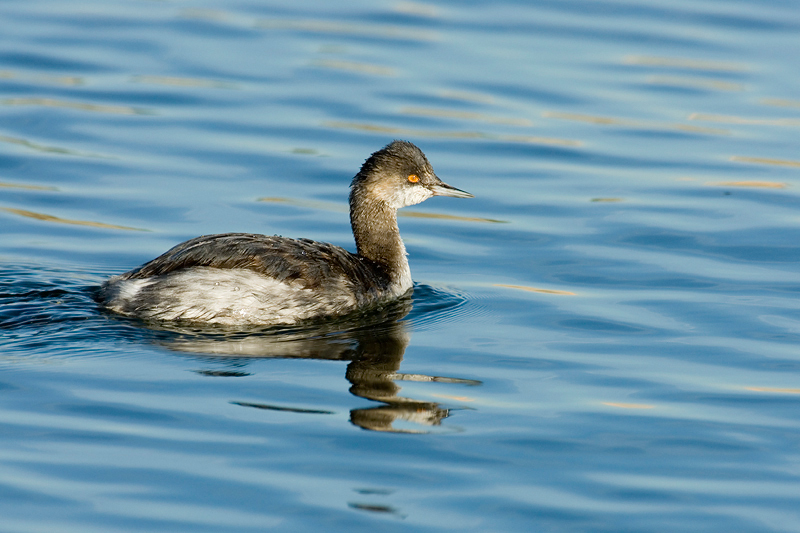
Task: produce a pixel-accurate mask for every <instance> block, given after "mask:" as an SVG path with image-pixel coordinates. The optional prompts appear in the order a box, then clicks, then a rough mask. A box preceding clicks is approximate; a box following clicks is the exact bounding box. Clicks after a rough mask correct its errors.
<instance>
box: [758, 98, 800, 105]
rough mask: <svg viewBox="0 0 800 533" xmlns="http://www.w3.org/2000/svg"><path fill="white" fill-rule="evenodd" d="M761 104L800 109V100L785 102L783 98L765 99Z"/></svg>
mask: <svg viewBox="0 0 800 533" xmlns="http://www.w3.org/2000/svg"><path fill="white" fill-rule="evenodd" d="M761 103H762V104H764V105H774V106H778V107H800V100H784V99H781V98H763V99H762V100H761Z"/></svg>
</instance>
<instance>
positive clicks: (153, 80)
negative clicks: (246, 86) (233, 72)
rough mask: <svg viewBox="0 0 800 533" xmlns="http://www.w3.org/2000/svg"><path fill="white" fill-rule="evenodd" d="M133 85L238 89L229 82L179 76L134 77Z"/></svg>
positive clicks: (132, 79)
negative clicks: (147, 84)
mask: <svg viewBox="0 0 800 533" xmlns="http://www.w3.org/2000/svg"><path fill="white" fill-rule="evenodd" d="M131 81H132V82H133V83H149V84H152V85H171V86H175V87H211V88H214V89H236V88H237V86H236V84H235V83H232V82H228V81H217V80H206V79H203V78H182V77H178V76H145V75H141V76H133V77H132V78H131Z"/></svg>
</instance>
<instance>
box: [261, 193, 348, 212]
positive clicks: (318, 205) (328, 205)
mask: <svg viewBox="0 0 800 533" xmlns="http://www.w3.org/2000/svg"><path fill="white" fill-rule="evenodd" d="M256 202H269V203H273V204H287V205H293V206H296V207H304V208H306V209H316V210H320V211H335V212H337V213H347V212H349V208H348V207H347V206H345V205H342V204H337V203H335V202H322V201H320V200H298V199H296V198H283V197H278V196H264V197H262V198H256Z"/></svg>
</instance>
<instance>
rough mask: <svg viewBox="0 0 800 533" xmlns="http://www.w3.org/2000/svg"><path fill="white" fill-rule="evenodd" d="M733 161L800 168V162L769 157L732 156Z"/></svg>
mask: <svg viewBox="0 0 800 533" xmlns="http://www.w3.org/2000/svg"><path fill="white" fill-rule="evenodd" d="M730 160H731V161H737V162H739V163H755V164H757V165H776V166H779V167H800V161H792V160H790V159H771V158H768V157H747V156H743V155H732V156H731V157H730Z"/></svg>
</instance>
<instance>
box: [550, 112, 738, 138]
mask: <svg viewBox="0 0 800 533" xmlns="http://www.w3.org/2000/svg"><path fill="white" fill-rule="evenodd" d="M542 116H543V117H545V118H556V119H561V120H574V121H577V122H587V123H589V124H598V125H601V126H625V127H629V128H639V129H660V130H680V131H689V132H692V133H703V134H706V135H730V131H728V130H722V129H718V128H705V127H699V126H694V125H691V124H662V123H658V122H644V121H639V120H630V119H623V118H615V117H600V116H596V115H582V114H577V113H562V112H560V111H544V112H543V113H542Z"/></svg>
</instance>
